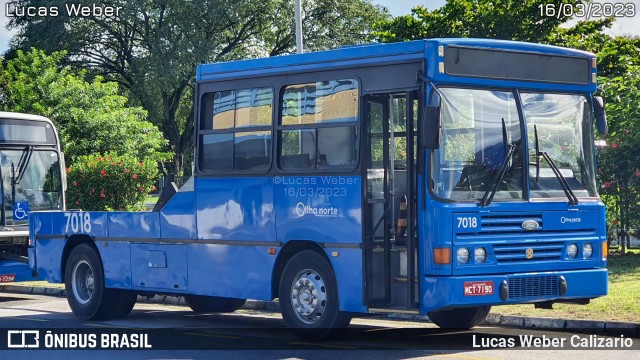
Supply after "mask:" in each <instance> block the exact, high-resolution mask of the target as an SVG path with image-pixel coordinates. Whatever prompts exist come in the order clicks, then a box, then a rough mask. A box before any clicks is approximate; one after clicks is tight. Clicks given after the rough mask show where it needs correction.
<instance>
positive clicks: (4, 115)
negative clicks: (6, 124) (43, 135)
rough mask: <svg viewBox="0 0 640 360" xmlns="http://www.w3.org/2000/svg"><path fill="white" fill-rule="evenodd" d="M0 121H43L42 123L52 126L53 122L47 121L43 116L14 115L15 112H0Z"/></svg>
mask: <svg viewBox="0 0 640 360" xmlns="http://www.w3.org/2000/svg"><path fill="white" fill-rule="evenodd" d="M1 119H15V120H31V121H44V122H47V123H49V124H53V122H52V121H51V120H50V119H48V118H46V117H44V116H40V115H33V114H24V113H16V112H9V111H0V120H1Z"/></svg>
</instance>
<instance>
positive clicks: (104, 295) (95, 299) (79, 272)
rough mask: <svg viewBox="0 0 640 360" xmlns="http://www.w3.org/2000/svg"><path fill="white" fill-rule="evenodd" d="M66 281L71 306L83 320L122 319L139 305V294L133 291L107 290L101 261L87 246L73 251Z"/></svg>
mask: <svg viewBox="0 0 640 360" xmlns="http://www.w3.org/2000/svg"><path fill="white" fill-rule="evenodd" d="M64 279H65V282H64V283H65V292H66V294H67V302H68V303H69V307H70V308H71V311H72V312H73V314H74V315H75V316H76V317H78V318H79V319H81V320H104V319H116V318H122V317H125V316H127V315H129V313H130V312H131V310H132V309H133V306H134V305H135V303H136V298H137V295H136V293H134V292H132V291H126V290H119V289H107V288H105V285H104V271H103V269H102V262H101V261H100V257H99V256H98V254H97V252H96V251H95V250H94V249H93V248H92V247H91V246H89V245H88V244H80V245H78V246H76V247H75V248H73V250H72V251H71V254H69V259H68V260H67V263H66V264H65V275H64Z"/></svg>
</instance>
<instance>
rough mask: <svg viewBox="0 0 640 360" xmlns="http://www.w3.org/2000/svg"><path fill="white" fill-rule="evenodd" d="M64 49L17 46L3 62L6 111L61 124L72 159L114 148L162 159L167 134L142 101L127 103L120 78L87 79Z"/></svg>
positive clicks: (0, 80) (0, 87) (0, 75)
mask: <svg viewBox="0 0 640 360" xmlns="http://www.w3.org/2000/svg"><path fill="white" fill-rule="evenodd" d="M64 56H65V54H64V53H54V54H52V55H51V56H47V55H45V54H44V52H42V51H39V50H35V49H33V50H31V51H30V52H22V51H18V52H17V54H16V57H15V58H14V59H12V60H10V61H8V62H7V64H6V65H5V66H3V67H0V92H1V93H2V94H3V96H2V98H1V103H0V105H1V107H2V108H3V109H4V110H7V111H16V112H25V113H31V114H38V115H43V116H46V117H48V118H50V119H51V120H53V122H54V123H55V124H56V126H57V127H58V130H59V133H60V138H61V143H62V145H63V149H64V151H65V152H66V155H67V158H68V159H69V160H71V161H73V160H75V158H77V157H79V156H81V155H89V154H94V153H102V154H104V153H107V152H114V153H116V154H130V155H132V156H134V157H135V158H137V159H139V160H143V161H162V160H166V159H167V158H168V157H170V154H167V153H166V152H163V151H162V148H163V147H164V146H165V144H166V140H164V138H163V137H162V134H161V133H160V131H159V130H158V128H157V127H156V126H154V125H153V124H151V123H150V122H148V121H146V112H145V111H144V109H142V108H140V107H128V106H127V98H125V97H124V96H121V95H119V94H118V84H116V83H113V82H104V81H103V80H102V78H100V77H97V78H95V79H94V80H93V82H87V81H85V80H83V76H84V73H82V72H80V73H79V74H76V73H75V72H74V71H73V70H72V69H71V68H70V67H69V66H61V65H60V62H61V61H62V59H63V58H64Z"/></svg>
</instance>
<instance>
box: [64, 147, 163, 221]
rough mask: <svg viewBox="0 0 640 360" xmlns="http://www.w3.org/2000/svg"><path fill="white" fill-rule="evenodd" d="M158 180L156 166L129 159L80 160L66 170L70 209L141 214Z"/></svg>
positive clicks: (111, 156)
mask: <svg viewBox="0 0 640 360" xmlns="http://www.w3.org/2000/svg"><path fill="white" fill-rule="evenodd" d="M157 177H158V168H157V166H156V165H155V163H153V162H151V161H148V162H140V161H138V159H136V158H134V157H133V156H129V155H123V156H120V155H115V154H112V153H107V154H105V155H88V156H80V157H79V158H78V159H76V161H74V163H73V165H71V166H70V167H69V168H68V169H67V184H69V186H68V187H67V207H68V208H71V209H73V208H80V209H82V210H98V211H100V210H114V211H119V210H141V209H143V203H144V200H145V198H146V197H147V194H148V193H149V192H151V191H152V190H153V188H154V182H155V179H156V178H157Z"/></svg>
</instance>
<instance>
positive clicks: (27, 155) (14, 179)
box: [11, 146, 33, 185]
mask: <svg viewBox="0 0 640 360" xmlns="http://www.w3.org/2000/svg"><path fill="white" fill-rule="evenodd" d="M31 154H33V146H27V147H26V148H25V149H24V150H23V151H22V155H21V156H20V160H18V175H17V176H16V168H15V166H14V165H13V162H12V163H11V183H12V184H15V185H18V184H20V181H22V178H23V177H24V171H25V170H26V168H27V165H28V164H29V160H31Z"/></svg>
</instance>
